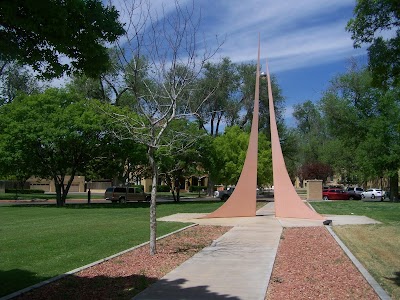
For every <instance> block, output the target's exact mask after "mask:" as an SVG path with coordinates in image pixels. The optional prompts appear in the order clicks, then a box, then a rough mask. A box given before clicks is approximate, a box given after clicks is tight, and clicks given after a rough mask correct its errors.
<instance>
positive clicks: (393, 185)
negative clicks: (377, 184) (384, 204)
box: [390, 173, 399, 202]
mask: <svg viewBox="0 0 400 300" xmlns="http://www.w3.org/2000/svg"><path fill="white" fill-rule="evenodd" d="M390 200H391V201H393V202H397V201H399V174H398V173H396V175H394V176H391V177H390Z"/></svg>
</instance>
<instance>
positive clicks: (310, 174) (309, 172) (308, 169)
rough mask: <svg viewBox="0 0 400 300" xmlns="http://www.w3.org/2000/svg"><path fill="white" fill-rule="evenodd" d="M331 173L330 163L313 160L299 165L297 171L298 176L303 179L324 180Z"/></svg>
mask: <svg viewBox="0 0 400 300" xmlns="http://www.w3.org/2000/svg"><path fill="white" fill-rule="evenodd" d="M332 175H333V170H332V168H331V166H330V165H327V164H324V163H321V162H313V163H308V164H305V165H303V166H301V168H300V171H299V177H300V178H301V179H303V180H307V179H319V180H322V181H323V182H326V179H327V178H328V177H329V176H332Z"/></svg>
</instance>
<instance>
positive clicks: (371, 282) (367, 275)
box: [0, 226, 392, 300]
mask: <svg viewBox="0 0 400 300" xmlns="http://www.w3.org/2000/svg"><path fill="white" fill-rule="evenodd" d="M325 228H326V229H327V230H328V231H329V233H330V234H331V235H332V237H333V238H334V239H335V240H336V242H337V243H338V244H339V246H340V247H341V248H342V249H343V251H344V252H345V253H346V255H347V256H348V257H349V258H350V260H351V261H352V262H353V264H354V265H355V266H356V268H357V269H358V270H359V271H360V273H361V274H362V275H363V276H364V278H365V280H366V281H367V282H368V283H369V285H370V286H371V287H372V288H373V290H374V291H375V293H376V294H377V295H378V297H379V298H380V299H382V300H391V299H392V298H391V297H389V295H388V294H387V293H386V292H385V290H384V289H383V288H382V287H381V286H380V285H379V283H378V282H377V281H376V280H375V279H374V278H373V277H372V276H371V274H370V273H369V272H368V271H367V269H365V268H364V266H363V265H362V264H361V263H360V261H359V260H358V259H357V258H356V257H355V256H354V255H353V253H351V251H350V250H349V248H347V246H346V245H345V244H344V243H343V242H342V241H341V239H340V238H339V237H338V236H337V235H336V234H335V233H334V232H333V230H332V228H330V227H329V226H325ZM0 300H1V299H0Z"/></svg>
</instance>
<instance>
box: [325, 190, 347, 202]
mask: <svg viewBox="0 0 400 300" xmlns="http://www.w3.org/2000/svg"><path fill="white" fill-rule="evenodd" d="M349 198H350V194H349V193H347V192H345V191H343V190H341V189H327V190H323V191H322V199H324V200H349Z"/></svg>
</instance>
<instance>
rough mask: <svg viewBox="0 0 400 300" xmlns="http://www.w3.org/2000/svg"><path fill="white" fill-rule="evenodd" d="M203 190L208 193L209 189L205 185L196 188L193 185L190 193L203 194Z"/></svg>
mask: <svg viewBox="0 0 400 300" xmlns="http://www.w3.org/2000/svg"><path fill="white" fill-rule="evenodd" d="M202 190H204V191H207V187H206V186H204V185H200V186H196V185H191V186H190V187H189V192H191V193H194V192H201V191H202Z"/></svg>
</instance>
